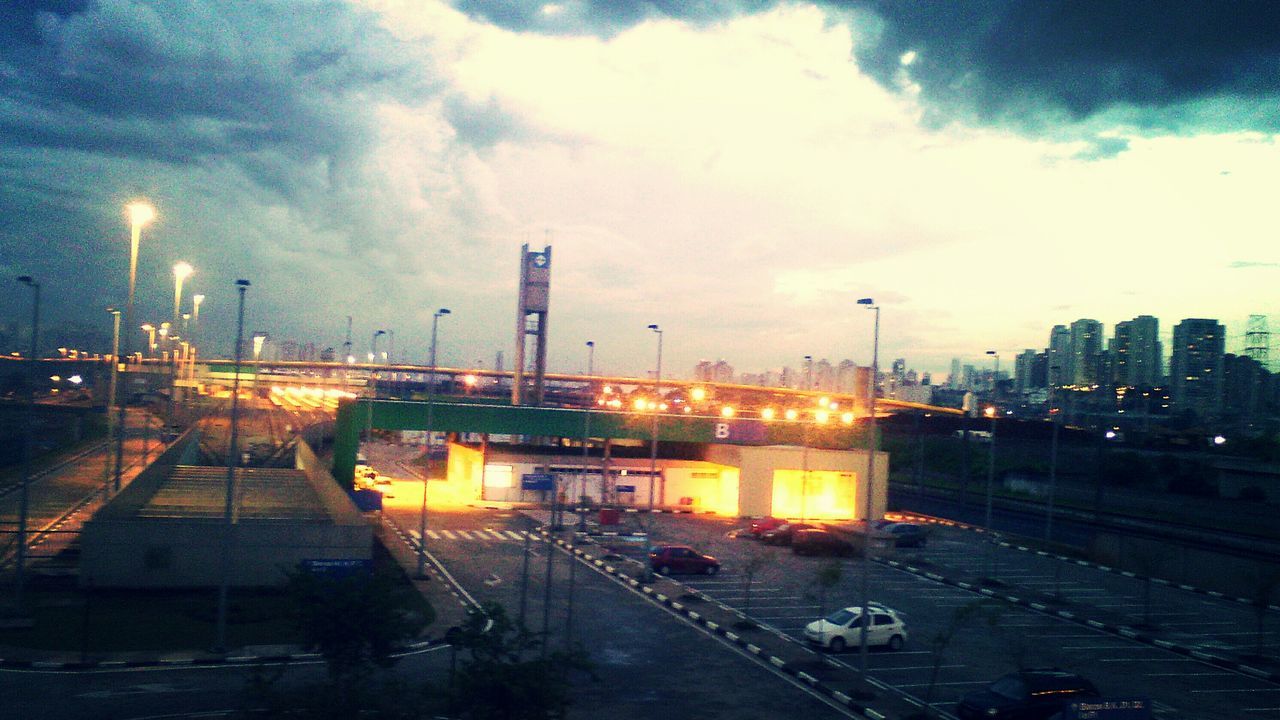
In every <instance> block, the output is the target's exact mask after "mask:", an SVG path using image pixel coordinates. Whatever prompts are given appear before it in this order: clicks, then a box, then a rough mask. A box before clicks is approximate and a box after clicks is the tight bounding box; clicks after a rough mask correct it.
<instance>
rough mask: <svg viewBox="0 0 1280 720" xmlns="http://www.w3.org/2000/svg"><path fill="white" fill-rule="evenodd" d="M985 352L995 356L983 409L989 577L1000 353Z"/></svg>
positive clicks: (991, 547)
mask: <svg viewBox="0 0 1280 720" xmlns="http://www.w3.org/2000/svg"><path fill="white" fill-rule="evenodd" d="M987 354H988V355H990V356H991V357H993V358H995V374H994V375H992V391H991V405H990V406H988V407H987V409H986V410H985V411H984V412H985V413H986V415H987V417H989V418H991V437H990V438H989V439H988V440H987V512H986V518H985V522H986V530H987V576H988V577H990V576H991V573H992V567H991V566H992V556H993V554H994V552H995V543H994V541H993V539H992V534H991V533H992V527H991V504H992V496H993V495H994V493H995V486H996V415H997V414H999V413H998V412H997V409H996V404H997V403H998V402H999V393H1000V353H999V352H998V351H996V350H988V351H987Z"/></svg>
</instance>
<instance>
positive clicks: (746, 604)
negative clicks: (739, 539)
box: [742, 545, 769, 627]
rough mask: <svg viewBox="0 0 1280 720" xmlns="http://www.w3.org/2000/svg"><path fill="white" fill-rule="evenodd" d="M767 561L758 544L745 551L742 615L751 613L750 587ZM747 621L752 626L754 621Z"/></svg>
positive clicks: (766, 556)
mask: <svg viewBox="0 0 1280 720" xmlns="http://www.w3.org/2000/svg"><path fill="white" fill-rule="evenodd" d="M768 561H769V556H768V554H766V553H765V551H764V548H763V547H762V546H760V545H755V546H753V547H752V548H751V550H750V552H748V553H747V559H746V562H744V563H743V564H742V585H743V587H742V589H743V593H742V594H743V596H744V598H745V599H744V601H743V609H742V614H743V615H747V616H750V615H751V588H752V586H753V585H754V584H755V580H756V573H758V572H760V569H761V568H763V567H764V566H765V563H766V562H768ZM747 623H748V624H750V625H752V626H753V627H754V623H751V622H750V621H749V620H748V621H747Z"/></svg>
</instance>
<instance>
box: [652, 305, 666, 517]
mask: <svg viewBox="0 0 1280 720" xmlns="http://www.w3.org/2000/svg"><path fill="white" fill-rule="evenodd" d="M649 329H650V330H652V331H654V332H655V333H657V334H658V369H657V374H656V375H655V376H654V380H655V384H654V391H653V392H654V396H655V397H654V406H653V418H652V423H651V424H650V428H649V512H653V491H654V487H655V486H656V485H657V484H658V413H659V412H661V410H662V328H660V327H658V326H657V325H650V326H649ZM664 499H665V498H664Z"/></svg>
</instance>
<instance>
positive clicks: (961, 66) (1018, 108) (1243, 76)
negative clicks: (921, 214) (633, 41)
mask: <svg viewBox="0 0 1280 720" xmlns="http://www.w3.org/2000/svg"><path fill="white" fill-rule="evenodd" d="M776 4H778V3H776V2H769V1H765V0H761V1H759V2H739V3H712V2H692V3H687V2H676V1H674V0H673V1H671V2H626V1H605V0H600V1H598V2H572V1H567V2H563V3H559V5H560V6H561V7H562V8H563V9H562V10H561V11H560V12H556V13H546V12H543V11H541V9H540V8H541V7H542V6H543V5H544V3H541V2H514V1H512V0H458V2H456V5H457V6H458V7H459V8H461V9H463V10H464V11H466V12H468V13H471V14H473V15H475V16H479V17H483V18H485V19H487V20H489V21H490V22H493V23H495V24H497V25H500V26H503V27H507V28H510V29H514V30H529V31H537V32H544V33H550V34H570V33H584V34H586V33H590V34H598V35H611V34H614V33H616V32H619V31H621V30H623V29H625V28H627V27H629V26H631V25H634V24H636V23H638V22H641V21H644V20H647V19H651V18H661V17H672V18H678V19H683V20H689V21H692V22H695V23H698V22H707V21H714V20H720V19H724V18H726V17H730V16H732V15H735V14H742V13H748V12H753V11H757V10H761V9H766V8H768V7H771V6H773V5H776ZM816 4H817V5H819V6H822V7H826V8H828V9H829V10H831V11H832V12H833V17H836V18H841V19H842V20H843V21H846V22H848V23H849V24H850V25H851V26H852V28H853V30H854V35H855V45H856V48H855V53H856V56H857V58H856V59H857V62H858V63H859V65H860V67H862V68H863V69H864V70H866V72H868V73H869V74H871V75H872V76H873V77H875V78H876V79H877V80H878V81H879V82H880V83H882V84H883V85H885V86H887V87H891V88H899V87H900V82H901V80H902V70H903V66H902V64H901V58H902V56H903V54H904V53H907V52H912V51H914V52H916V53H917V54H918V59H917V61H916V62H915V63H914V64H913V65H911V66H910V68H909V71H908V74H909V78H910V81H911V82H914V83H916V84H917V85H918V86H919V87H920V90H921V95H922V98H923V100H924V102H925V104H926V107H927V108H928V115H927V118H926V119H927V121H928V122H930V123H932V124H942V123H945V122H947V121H949V120H951V119H956V118H959V119H963V120H969V121H975V120H976V121H979V122H983V123H987V124H999V125H1008V126H1012V127H1016V128H1018V129H1021V130H1024V131H1029V132H1043V133H1052V132H1055V131H1057V130H1058V129H1059V128H1058V126H1059V125H1061V124H1062V123H1080V122H1082V121H1085V120H1087V119H1089V118H1091V117H1094V116H1097V115H1099V114H1100V113H1104V112H1108V111H1114V112H1116V113H1119V114H1120V116H1121V117H1120V118H1119V119H1120V120H1122V121H1123V122H1126V123H1131V124H1133V125H1135V126H1137V127H1140V128H1147V129H1155V130H1162V131H1173V132H1178V131H1185V130H1195V129H1200V128H1206V129H1225V130H1234V129H1257V130H1266V131H1273V130H1277V129H1280V113H1276V112H1275V111H1274V103H1275V102H1276V101H1277V100H1280V3H1276V2H1272V1H1270V0H1261V1H1259V0H1246V1H1243V2H1216V1H1206V2H1157V1H1154V0H1132V1H1126V2H1115V1H1114V0H1107V1H1105V2H1103V1H1101V0H1086V1H1080V0H1076V1H1071V2H1067V1H1063V0H1056V1H1051V0H1046V1H1043V2H1031V1H1025V0H986V1H985V2H954V0H911V1H909V2H903V1H902V0H816ZM1200 104H1203V105H1205V106H1201V105H1200ZM1260 107H1261V108H1271V109H1270V110H1268V111H1260ZM1098 150H1099V157H1102V156H1105V155H1106V154H1107V153H1108V152H1114V151H1115V150H1116V148H1115V147H1111V148H1107V147H1101V146H1100V147H1099V148H1098Z"/></svg>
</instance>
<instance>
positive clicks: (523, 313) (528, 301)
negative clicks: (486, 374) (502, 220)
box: [511, 243, 551, 405]
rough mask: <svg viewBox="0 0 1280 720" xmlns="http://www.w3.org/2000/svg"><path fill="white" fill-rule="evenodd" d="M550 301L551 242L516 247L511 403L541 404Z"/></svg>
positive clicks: (545, 365) (545, 367)
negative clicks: (530, 354)
mask: <svg viewBox="0 0 1280 720" xmlns="http://www.w3.org/2000/svg"><path fill="white" fill-rule="evenodd" d="M550 301H551V246H550V245H548V246H547V247H545V248H543V249H542V250H530V249H529V245H528V244H527V243H526V244H525V245H523V246H521V248H520V290H519V294H518V298H517V308H516V363H515V372H514V374H513V376H512V378H513V379H512V382H511V403H512V404H513V405H541V404H542V396H543V378H544V377H545V375H546V371H547V310H548V308H549V307H550ZM530 336H532V337H533V343H534V348H533V353H534V355H533V378H532V379H531V380H530V379H529V378H527V377H526V375H527V373H526V370H527V369H528V362H527V360H526V357H527V355H526V353H527V347H528V343H529V338H530Z"/></svg>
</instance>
